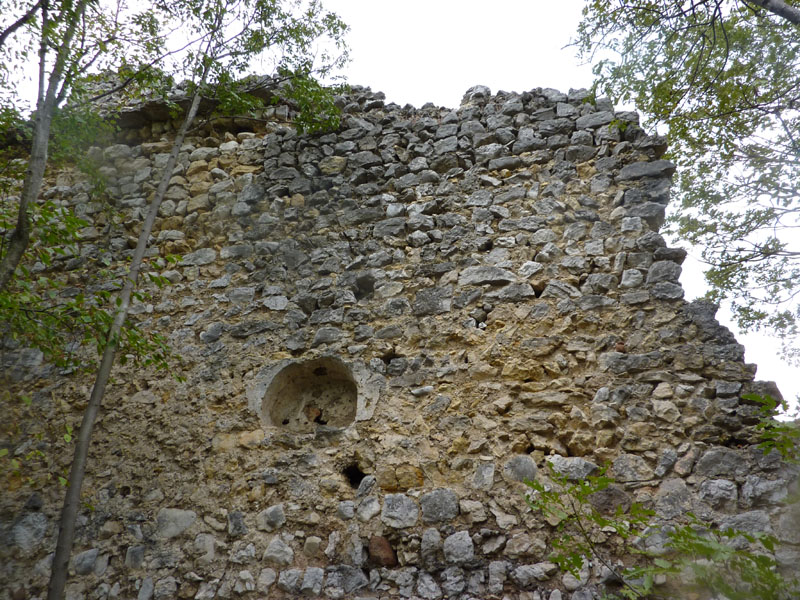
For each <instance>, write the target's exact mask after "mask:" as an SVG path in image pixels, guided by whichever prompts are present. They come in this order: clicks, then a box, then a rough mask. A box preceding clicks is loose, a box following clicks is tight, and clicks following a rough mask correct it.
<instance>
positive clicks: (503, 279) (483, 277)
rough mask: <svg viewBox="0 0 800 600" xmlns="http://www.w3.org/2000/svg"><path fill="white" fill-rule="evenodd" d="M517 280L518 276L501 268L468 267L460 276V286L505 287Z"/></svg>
mask: <svg viewBox="0 0 800 600" xmlns="http://www.w3.org/2000/svg"><path fill="white" fill-rule="evenodd" d="M516 280H517V277H516V275H514V273H512V272H511V271H507V270H506V269H501V268H500V267H487V266H477V267H467V268H466V269H464V270H463V271H461V273H460V274H459V276H458V285H461V286H464V285H484V284H491V285H503V284H507V283H512V282H514V281H516Z"/></svg>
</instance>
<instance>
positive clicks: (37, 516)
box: [11, 512, 47, 553]
mask: <svg viewBox="0 0 800 600" xmlns="http://www.w3.org/2000/svg"><path fill="white" fill-rule="evenodd" d="M46 532H47V517H46V516H45V515H44V514H43V513H40V512H33V513H28V514H27V515H25V516H24V517H22V518H21V519H20V520H19V521H17V522H16V523H15V524H14V526H13V527H12V528H11V539H12V540H13V541H14V544H15V545H16V546H17V548H19V549H20V550H22V552H23V553H28V552H31V551H33V550H35V549H36V548H37V547H38V546H39V544H40V543H41V542H42V540H43V539H44V534H45V533H46Z"/></svg>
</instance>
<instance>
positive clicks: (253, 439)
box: [238, 429, 264, 448]
mask: <svg viewBox="0 0 800 600" xmlns="http://www.w3.org/2000/svg"><path fill="white" fill-rule="evenodd" d="M263 439H264V430H263V429H256V430H255V431H244V432H242V433H240V434H239V439H238V442H239V445H240V446H242V447H243V448H255V447H256V446H258V445H259V444H260V443H261V442H262V440H263Z"/></svg>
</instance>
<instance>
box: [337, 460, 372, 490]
mask: <svg viewBox="0 0 800 600" xmlns="http://www.w3.org/2000/svg"><path fill="white" fill-rule="evenodd" d="M342 475H344V476H345V477H347V481H348V482H349V483H350V487H351V488H353V489H354V490H356V489H358V486H359V485H361V480H362V479H364V477H366V476H367V474H366V473H364V471H362V470H361V469H359V468H358V465H357V464H352V465H347V466H346V467H345V468H344V469H342Z"/></svg>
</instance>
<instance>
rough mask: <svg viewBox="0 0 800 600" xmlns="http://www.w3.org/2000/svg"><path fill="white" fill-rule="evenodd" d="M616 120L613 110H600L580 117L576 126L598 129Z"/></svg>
mask: <svg viewBox="0 0 800 600" xmlns="http://www.w3.org/2000/svg"><path fill="white" fill-rule="evenodd" d="M613 120H614V113H613V112H611V111H605V110H602V111H598V112H593V113H589V114H588V115H584V116H582V117H578V119H577V120H576V121H575V126H576V127H577V128H578V129H596V128H598V127H601V126H602V125H608V124H609V123H611V121H613Z"/></svg>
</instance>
